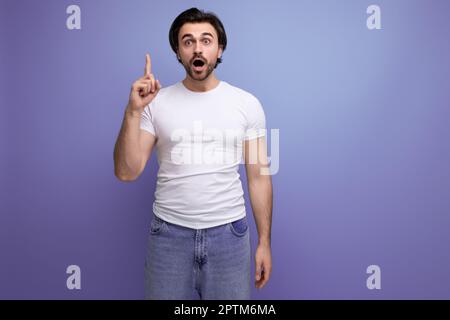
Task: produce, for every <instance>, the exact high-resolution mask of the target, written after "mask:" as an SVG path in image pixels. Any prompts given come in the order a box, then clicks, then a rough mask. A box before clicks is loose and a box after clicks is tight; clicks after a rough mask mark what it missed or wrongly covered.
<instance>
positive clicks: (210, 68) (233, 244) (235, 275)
mask: <svg viewBox="0 0 450 320" xmlns="http://www.w3.org/2000/svg"><path fill="white" fill-rule="evenodd" d="M169 40H170V44H171V47H172V49H173V50H174V52H175V53H176V55H177V59H178V61H179V62H180V63H181V64H182V65H183V66H184V68H185V69H186V77H185V79H184V80H183V81H181V82H178V83H176V84H174V85H172V86H169V87H166V88H162V89H161V84H160V82H159V80H156V79H155V77H154V75H153V74H152V71H151V60H150V55H148V54H147V55H146V65H145V72H144V76H143V77H142V78H140V79H138V80H137V81H136V82H134V84H133V86H132V88H131V93H130V97H129V102H128V105H127V107H126V110H125V115H124V120H123V124H122V128H121V130H120V133H119V136H118V138H117V142H116V146H115V150H114V164H115V175H116V176H117V177H118V178H119V179H120V180H121V181H133V180H135V179H137V178H138V177H139V175H140V174H141V173H142V171H143V170H144V167H145V165H146V163H147V160H148V159H149V158H150V156H151V152H152V149H153V146H155V145H156V148H157V156H158V163H159V171H158V177H157V187H156V192H155V202H154V203H153V215H152V221H151V224H150V235H149V237H150V239H149V243H148V252H147V257H146V264H145V266H146V268H145V275H146V298H148V299H193V298H195V297H197V298H198V297H199V298H201V299H250V287H251V285H250V283H251V272H250V265H251V260H250V259H251V258H250V256H251V251H250V235H249V228H248V224H247V218H246V211H245V203H244V198H243V190H242V185H241V180H240V178H239V173H238V168H239V164H240V163H241V161H242V156H243V157H244V163H245V166H246V174H247V180H248V187H249V195H250V200H251V205H252V209H253V213H254V217H255V221H256V224H257V229H258V238H259V241H258V247H257V249H256V254H255V266H256V272H255V286H256V288H259V289H260V288H262V287H263V286H264V285H265V284H266V283H267V281H268V280H269V277H270V273H271V269H272V257H271V248H270V230H271V220H272V181H271V177H270V175H269V174H261V172H263V171H264V170H266V171H267V170H268V162H267V152H266V145H265V137H264V135H265V131H266V130H265V115H264V111H263V109H262V106H261V104H260V103H259V101H258V99H257V98H255V97H254V96H253V95H251V94H250V93H248V92H246V91H244V90H242V89H239V88H237V87H234V86H232V85H231V84H229V83H227V82H225V81H221V80H218V79H217V78H216V76H215V74H214V69H215V68H216V67H217V65H218V64H219V63H221V62H222V60H221V56H222V53H223V51H224V50H225V48H226V44H227V38H226V33H225V30H224V28H223V25H222V23H221V21H220V20H219V18H218V17H217V16H216V15H214V14H213V13H205V12H204V11H200V10H198V9H197V8H191V9H189V10H186V11H184V12H182V13H181V14H180V15H179V16H178V17H177V18H176V19H175V20H174V22H173V23H172V26H171V28H170V32H169Z"/></svg>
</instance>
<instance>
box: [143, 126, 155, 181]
mask: <svg viewBox="0 0 450 320" xmlns="http://www.w3.org/2000/svg"><path fill="white" fill-rule="evenodd" d="M156 140H157V138H156V137H155V136H154V135H153V134H151V133H150V132H148V131H146V130H143V129H141V132H140V135H139V147H140V148H139V149H140V151H141V166H140V168H139V174H141V173H142V171H144V168H145V165H146V164H147V161H148V159H150V156H151V154H152V150H153V146H154V145H155V143H156Z"/></svg>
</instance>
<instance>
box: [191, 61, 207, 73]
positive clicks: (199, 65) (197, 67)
mask: <svg viewBox="0 0 450 320" xmlns="http://www.w3.org/2000/svg"><path fill="white" fill-rule="evenodd" d="M192 65H193V68H194V70H195V71H203V67H204V66H205V65H206V63H205V62H204V61H203V60H201V59H195V60H194V62H193V63H192Z"/></svg>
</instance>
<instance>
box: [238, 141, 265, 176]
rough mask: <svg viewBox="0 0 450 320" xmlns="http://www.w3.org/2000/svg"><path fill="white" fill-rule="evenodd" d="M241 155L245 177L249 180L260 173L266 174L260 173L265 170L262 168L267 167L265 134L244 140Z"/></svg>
mask: <svg viewBox="0 0 450 320" xmlns="http://www.w3.org/2000/svg"><path fill="white" fill-rule="evenodd" d="M243 156H244V164H245V170H246V173H247V179H248V180H249V181H250V180H252V179H255V178H258V177H260V176H262V175H266V174H261V173H262V172H265V171H266V170H267V169H264V168H267V167H268V163H269V162H268V160H267V146H266V139H265V136H262V137H259V138H256V139H250V140H244V142H243Z"/></svg>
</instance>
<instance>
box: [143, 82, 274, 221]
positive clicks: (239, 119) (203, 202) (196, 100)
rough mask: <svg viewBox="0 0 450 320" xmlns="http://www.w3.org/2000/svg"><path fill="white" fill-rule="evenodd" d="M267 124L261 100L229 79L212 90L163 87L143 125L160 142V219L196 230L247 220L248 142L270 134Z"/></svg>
mask: <svg viewBox="0 0 450 320" xmlns="http://www.w3.org/2000/svg"><path fill="white" fill-rule="evenodd" d="M265 125H266V123H265V114H264V110H263V108H262V106H261V104H260V102H259V101H258V99H257V98H256V97H254V96H253V95H252V94H250V93H248V92H246V91H244V90H242V89H239V88H237V87H235V86H232V85H230V84H229V83H227V82H225V81H220V82H219V85H218V86H216V87H215V88H213V89H212V90H209V91H206V92H195V91H191V90H190V89H187V88H186V87H185V85H184V84H183V83H182V82H181V81H180V82H177V83H176V84H174V85H171V86H168V87H164V88H162V89H161V90H160V91H159V93H158V95H157V96H156V97H155V98H154V99H153V101H152V102H151V103H150V104H149V105H147V106H146V107H145V109H144V111H143V113H142V117H141V125H140V127H141V129H143V130H146V131H148V132H150V133H151V134H153V135H154V136H156V138H157V140H156V150H157V157H158V163H159V171H158V176H157V184H156V191H155V201H154V203H153V212H154V213H155V215H156V216H158V217H160V218H161V219H163V220H166V221H168V222H170V223H174V224H177V225H181V226H185V227H188V228H193V229H203V228H210V227H214V226H218V225H221V224H225V223H229V222H233V221H235V220H238V219H241V218H243V217H244V216H245V215H246V211H245V205H244V197H243V196H244V192H243V190H242V184H241V180H240V175H239V173H238V169H239V164H240V163H243V156H242V155H243V152H242V144H243V139H246V140H248V139H254V138H257V137H261V136H264V135H265V131H266V130H265Z"/></svg>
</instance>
